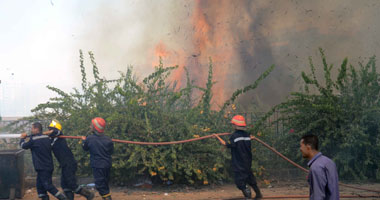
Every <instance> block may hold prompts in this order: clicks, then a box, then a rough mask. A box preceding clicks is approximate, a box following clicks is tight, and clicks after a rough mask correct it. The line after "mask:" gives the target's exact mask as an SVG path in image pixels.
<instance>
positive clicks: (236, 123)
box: [227, 115, 263, 200]
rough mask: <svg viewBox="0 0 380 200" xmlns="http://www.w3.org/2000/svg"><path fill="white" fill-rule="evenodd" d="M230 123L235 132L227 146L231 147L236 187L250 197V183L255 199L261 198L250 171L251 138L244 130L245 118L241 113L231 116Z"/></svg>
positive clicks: (246, 196)
mask: <svg viewBox="0 0 380 200" xmlns="http://www.w3.org/2000/svg"><path fill="white" fill-rule="evenodd" d="M231 124H232V126H233V127H234V129H235V132H234V133H233V134H232V135H231V137H230V139H229V143H228V144H227V147H228V148H230V149H231V157H232V160H231V161H232V162H231V165H232V169H233V171H234V179H235V184H236V186H237V188H239V189H240V190H241V191H242V192H243V195H244V197H245V198H246V199H251V197H252V194H251V189H250V188H249V187H247V184H248V185H250V186H251V187H252V188H253V190H254V191H255V193H256V197H255V198H254V199H255V200H259V199H261V198H262V197H263V196H262V194H261V192H260V189H259V187H258V186H257V183H256V178H255V176H254V175H253V173H252V169H251V166H252V152H251V138H250V136H249V134H248V133H247V132H246V131H245V129H246V126H247V125H246V123H245V119H244V117H243V116H241V115H236V116H234V117H233V118H232V120H231Z"/></svg>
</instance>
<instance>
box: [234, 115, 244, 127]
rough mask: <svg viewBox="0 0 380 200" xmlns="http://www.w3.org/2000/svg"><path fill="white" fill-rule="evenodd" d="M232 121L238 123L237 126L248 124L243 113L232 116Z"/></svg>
mask: <svg viewBox="0 0 380 200" xmlns="http://www.w3.org/2000/svg"><path fill="white" fill-rule="evenodd" d="M231 123H232V124H234V125H236V126H247V124H246V123H245V119H244V117H243V116H241V115H235V116H234V117H233V118H232V120H231Z"/></svg>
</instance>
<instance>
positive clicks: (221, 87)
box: [153, 0, 239, 109]
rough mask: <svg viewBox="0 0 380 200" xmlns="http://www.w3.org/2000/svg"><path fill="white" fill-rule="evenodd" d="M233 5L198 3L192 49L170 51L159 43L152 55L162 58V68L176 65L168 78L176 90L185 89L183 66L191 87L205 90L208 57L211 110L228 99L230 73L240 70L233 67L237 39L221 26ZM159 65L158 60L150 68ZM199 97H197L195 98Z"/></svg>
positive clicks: (193, 18) (229, 15)
mask: <svg viewBox="0 0 380 200" xmlns="http://www.w3.org/2000/svg"><path fill="white" fill-rule="evenodd" d="M233 4H234V2H231V1H215V3H210V2H205V1H200V0H197V1H195V6H194V10H193V12H192V15H191V18H190V19H191V24H192V26H193V29H192V31H193V32H190V33H189V34H191V44H190V45H191V47H188V48H187V49H186V50H184V49H178V48H174V49H173V48H170V47H168V46H166V45H165V44H164V43H163V42H162V41H160V42H159V43H158V44H156V46H155V48H154V49H155V53H154V54H155V56H156V58H157V57H161V58H162V59H163V62H164V64H165V66H173V65H179V68H178V69H177V70H175V71H174V72H173V74H172V76H171V81H177V83H178V84H177V87H184V85H183V83H185V82H186V75H185V70H184V66H186V67H187V68H188V69H189V73H190V78H191V79H192V80H194V81H195V82H194V84H196V85H197V86H200V87H205V86H206V82H207V77H208V66H209V58H211V59H212V62H213V80H212V81H213V82H216V84H214V86H213V99H212V102H211V103H212V108H213V109H217V108H219V107H220V106H222V104H223V103H224V102H225V101H226V100H227V99H226V98H227V96H228V95H229V94H230V91H229V90H230V88H226V86H227V85H228V83H227V82H226V81H228V79H227V77H228V75H229V74H236V73H237V72H235V71H234V70H239V66H237V65H236V64H238V63H236V60H238V59H237V58H236V56H237V53H236V52H237V51H236V47H234V45H233V44H236V43H237V42H236V41H237V40H238V39H237V38H238V36H234V34H233V31H231V30H230V27H229V25H228V24H220V23H219V22H221V21H228V19H229V18H230V17H232V15H233V14H232V13H231V12H230V10H229V9H230V8H231V7H232V5H233ZM157 65H158V60H157V61H155V62H153V66H157ZM198 96H199V95H198Z"/></svg>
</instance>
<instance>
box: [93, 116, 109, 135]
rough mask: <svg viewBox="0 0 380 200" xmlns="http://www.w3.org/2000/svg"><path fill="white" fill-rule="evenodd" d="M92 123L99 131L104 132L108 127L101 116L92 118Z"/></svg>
mask: <svg viewBox="0 0 380 200" xmlns="http://www.w3.org/2000/svg"><path fill="white" fill-rule="evenodd" d="M91 123H92V125H93V126H94V128H95V130H96V131H97V132H98V133H103V132H104V128H105V127H106V121H105V120H104V119H103V118H101V117H95V118H94V119H92V120H91Z"/></svg>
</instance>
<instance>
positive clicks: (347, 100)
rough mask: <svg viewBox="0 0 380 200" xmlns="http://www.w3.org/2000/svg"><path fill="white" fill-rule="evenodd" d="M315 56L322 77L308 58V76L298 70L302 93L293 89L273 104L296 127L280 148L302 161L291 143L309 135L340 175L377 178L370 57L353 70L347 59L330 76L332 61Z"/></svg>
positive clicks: (378, 108) (379, 144)
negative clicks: (318, 61)
mask: <svg viewBox="0 0 380 200" xmlns="http://www.w3.org/2000/svg"><path fill="white" fill-rule="evenodd" d="M320 54H321V57H322V64H323V72H324V73H323V74H324V77H323V78H319V79H318V78H317V75H316V72H315V71H316V68H315V66H314V64H313V62H312V59H311V58H310V69H311V74H309V75H307V74H306V73H302V78H303V81H304V83H305V84H304V86H305V88H304V91H300V92H295V93H292V94H291V96H290V98H289V99H288V100H287V101H286V102H284V103H282V104H280V105H278V106H277V107H276V108H275V109H278V110H280V111H281V112H282V116H283V118H282V119H281V121H284V122H286V126H287V127H288V128H293V129H294V130H295V133H294V134H290V135H288V136H286V137H285V138H281V139H282V140H281V141H280V142H279V146H280V149H282V150H283V151H284V152H285V154H287V155H290V156H291V158H293V159H294V160H297V161H301V156H300V154H297V155H296V154H294V151H298V148H297V147H296V146H297V145H298V144H299V140H300V137H301V136H302V135H304V134H307V133H313V134H316V135H318V136H319V139H320V150H321V151H322V152H323V153H324V154H325V155H327V156H329V157H330V158H332V159H333V160H334V161H335V163H336V165H337V167H338V172H339V175H340V177H341V178H343V179H356V180H365V179H376V180H380V134H379V131H380V129H379V128H380V85H379V81H380V79H379V73H378V72H377V71H376V65H375V57H371V58H370V59H369V61H368V63H367V64H365V65H363V64H362V63H359V67H357V68H355V67H354V66H352V65H350V66H348V60H347V58H346V59H344V60H343V62H342V64H341V66H340V68H339V70H338V71H337V73H335V74H337V76H336V78H333V77H334V76H333V75H332V74H334V73H333V71H332V70H333V65H332V64H331V65H329V64H327V61H326V57H325V54H324V52H323V50H322V49H320ZM320 79H322V80H324V83H321V82H320V81H319V80H320ZM289 144H295V145H289ZM291 151H293V153H292V152H291Z"/></svg>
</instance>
